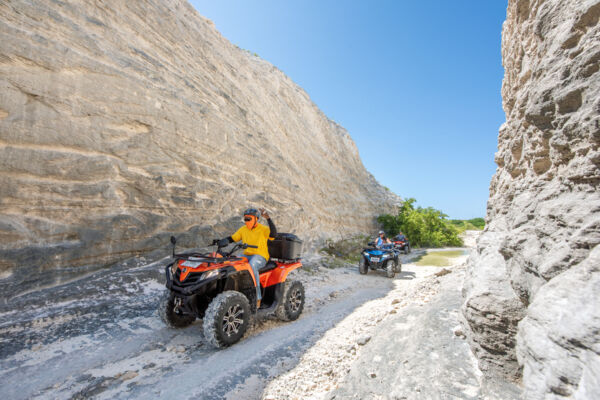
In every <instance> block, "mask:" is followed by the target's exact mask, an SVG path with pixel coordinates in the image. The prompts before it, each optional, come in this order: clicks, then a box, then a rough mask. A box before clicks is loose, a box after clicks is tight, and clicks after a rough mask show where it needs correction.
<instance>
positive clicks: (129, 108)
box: [0, 0, 399, 271]
mask: <svg viewBox="0 0 600 400" xmlns="http://www.w3.org/2000/svg"><path fill="white" fill-rule="evenodd" d="M0 29H1V31H2V40H1V41H0V211H1V212H0V270H4V271H6V270H7V269H10V268H14V267H18V266H25V265H28V266H29V265H37V266H40V267H42V268H54V267H62V266H78V265H90V264H99V265H103V264H107V263H110V262H113V261H116V260H119V259H122V258H125V257H128V256H131V255H135V254H141V253H145V252H148V251H150V250H153V249H156V248H161V247H164V246H165V245H166V244H167V243H168V237H169V236H170V235H171V234H172V233H177V234H180V237H181V238H182V239H183V240H182V241H181V243H182V245H184V246H188V247H195V246H199V245H203V244H206V243H207V242H208V240H209V239H211V238H213V237H219V236H223V235H225V234H230V233H232V232H233V229H235V228H237V227H238V226H240V225H241V215H240V212H241V211H242V210H243V209H245V208H246V207H247V206H248V205H255V206H264V207H267V208H268V209H269V210H270V211H271V214H272V215H273V217H274V221H275V222H276V224H277V226H278V228H279V229H280V230H281V231H294V232H296V233H297V234H298V235H299V236H301V237H302V238H304V239H305V241H307V242H311V241H313V242H314V241H316V240H318V239H322V238H325V237H332V236H336V237H339V236H340V235H343V234H350V233H355V232H367V231H369V229H375V219H374V217H375V216H376V215H378V214H380V213H382V212H389V211H391V209H392V207H393V206H394V204H396V203H397V202H398V201H399V199H398V198H397V197H396V196H395V195H393V194H391V193H389V192H388V191H387V190H385V188H383V187H382V186H381V185H379V184H378V183H377V182H376V180H375V179H374V178H373V177H372V176H371V175H370V174H369V173H368V172H367V171H366V170H365V168H364V167H363V165H362V163H361V160H360V158H359V155H358V151H357V148H356V146H355V144H354V142H353V141H352V139H351V138H350V136H349V135H348V133H347V132H346V131H345V130H344V129H343V128H342V127H341V126H339V125H337V124H336V123H335V122H333V121H331V120H329V119H328V118H327V117H326V116H325V115H323V113H322V112H321V111H320V110H319V109H318V108H317V107H316V106H315V105H314V104H313V103H312V102H311V100H310V98H309V97H308V95H307V94H306V93H305V92H304V91H303V90H302V89H301V88H300V87H298V86H297V85H296V84H294V83H293V82H292V81H291V80H290V79H289V78H287V77H286V76H285V75H284V74H283V73H282V72H281V71H279V70H278V69H277V68H275V67H274V66H272V65H271V64H269V63H268V62H265V61H263V60H261V59H260V58H258V57H256V56H253V55H251V54H250V53H248V52H246V51H244V50H241V49H239V48H237V47H236V46H234V45H232V44H231V43H229V42H228V41H227V40H226V39H224V38H223V37H222V36H221V35H220V34H219V33H218V32H217V31H216V29H215V28H214V26H213V24H212V23H211V22H210V21H208V20H206V19H204V18H203V17H201V16H199V15H198V14H197V12H196V11H195V10H194V9H193V8H192V7H191V6H190V5H189V4H188V3H187V2H185V1H181V0H146V1H133V2H129V1H127V2H119V1H111V2H95V1H77V2H57V1H50V0H42V1H35V2H30V1H19V2H2V3H1V4H0ZM182 233H186V234H182Z"/></svg>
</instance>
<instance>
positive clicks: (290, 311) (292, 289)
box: [275, 281, 304, 321]
mask: <svg viewBox="0 0 600 400" xmlns="http://www.w3.org/2000/svg"><path fill="white" fill-rule="evenodd" d="M284 285H285V287H284V288H283V296H282V299H281V303H279V305H278V306H277V309H276V310H275V315H276V316H277V318H279V319H280V320H282V321H294V320H295V319H297V318H298V317H299V316H300V314H301V313H302V310H303V309H304V286H302V283H301V282H299V281H291V282H285V283H284Z"/></svg>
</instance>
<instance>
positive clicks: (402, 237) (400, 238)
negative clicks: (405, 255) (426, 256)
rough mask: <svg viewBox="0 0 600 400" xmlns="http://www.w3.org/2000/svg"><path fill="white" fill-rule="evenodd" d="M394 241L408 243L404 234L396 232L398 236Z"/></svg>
mask: <svg viewBox="0 0 600 400" xmlns="http://www.w3.org/2000/svg"><path fill="white" fill-rule="evenodd" d="M394 240H397V241H399V242H408V240H407V239H406V236H404V234H403V233H402V232H398V234H397V235H396V237H395V238H394Z"/></svg>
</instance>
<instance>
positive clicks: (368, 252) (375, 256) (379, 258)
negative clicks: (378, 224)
mask: <svg viewBox="0 0 600 400" xmlns="http://www.w3.org/2000/svg"><path fill="white" fill-rule="evenodd" d="M399 254H400V252H399V251H398V250H395V249H394V247H393V245H389V246H383V247H382V248H381V249H378V248H376V247H375V244H374V243H373V242H371V243H369V247H367V248H365V249H363V251H362V256H361V258H360V261H359V262H358V272H360V273H361V274H362V275H364V274H366V273H367V272H369V268H370V269H373V270H375V269H382V270H384V271H385V272H386V274H387V277H388V278H393V277H394V275H396V272H400V271H402V264H401V263H400V259H399V258H398V256H399Z"/></svg>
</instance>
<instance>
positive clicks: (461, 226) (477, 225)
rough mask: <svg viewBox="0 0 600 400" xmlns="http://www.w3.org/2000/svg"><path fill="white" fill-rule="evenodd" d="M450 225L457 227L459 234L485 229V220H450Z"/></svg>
mask: <svg viewBox="0 0 600 400" xmlns="http://www.w3.org/2000/svg"><path fill="white" fill-rule="evenodd" d="M450 223H451V224H452V225H454V226H455V227H457V228H458V230H459V231H460V232H464V231H466V230H471V231H476V230H482V229H483V228H484V227H485V220H484V219H483V218H473V219H451V220H450Z"/></svg>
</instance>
